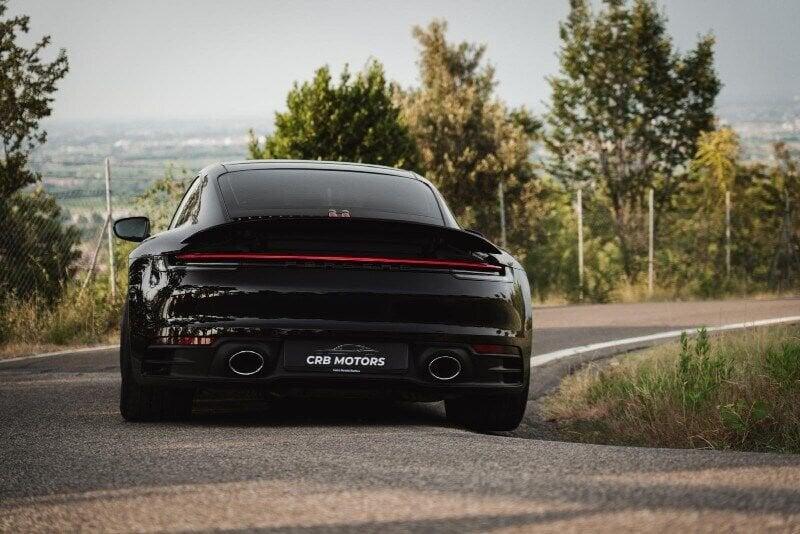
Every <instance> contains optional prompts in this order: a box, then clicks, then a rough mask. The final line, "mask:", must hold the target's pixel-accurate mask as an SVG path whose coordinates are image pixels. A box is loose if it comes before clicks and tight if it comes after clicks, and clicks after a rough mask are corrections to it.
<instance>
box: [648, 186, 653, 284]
mask: <svg viewBox="0 0 800 534" xmlns="http://www.w3.org/2000/svg"><path fill="white" fill-rule="evenodd" d="M647 200H648V205H649V206H648V209H649V216H648V234H649V235H648V247H647V248H648V250H647V295H648V296H650V297H652V296H653V279H654V278H655V272H654V266H653V233H654V230H653V224H654V221H653V188H652V187H651V188H650V191H649V192H648V195H647Z"/></svg>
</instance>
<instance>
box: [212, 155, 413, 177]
mask: <svg viewBox="0 0 800 534" xmlns="http://www.w3.org/2000/svg"><path fill="white" fill-rule="evenodd" d="M222 166H223V167H224V168H225V170H226V171H227V172H234V171H244V170H271V169H309V170H311V169H313V170H321V171H349V172H368V173H372V174H389V175H392V176H403V177H405V178H414V179H417V180H419V179H420V178H421V177H419V176H417V175H416V174H415V173H413V172H411V171H407V170H404V169H397V168H394V167H385V166H383V165H370V164H367V163H349V162H345V161H319V160H298V159H251V160H244V161H226V162H223V163H222Z"/></svg>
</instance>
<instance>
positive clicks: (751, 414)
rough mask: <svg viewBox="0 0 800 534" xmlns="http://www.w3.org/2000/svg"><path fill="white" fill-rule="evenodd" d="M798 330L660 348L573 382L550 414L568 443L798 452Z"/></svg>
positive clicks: (556, 397)
mask: <svg viewBox="0 0 800 534" xmlns="http://www.w3.org/2000/svg"><path fill="white" fill-rule="evenodd" d="M798 406H800V327H798V326H797V325H791V326H783V327H774V328H768V329H757V330H750V331H746V332H741V333H735V334H724V335H721V336H718V337H714V338H713V339H709V337H708V336H707V335H706V334H705V333H704V332H702V331H701V332H700V334H699V335H698V337H697V339H696V340H694V341H692V340H689V339H684V340H682V342H681V343H677V344H671V345H663V346H660V347H656V348H653V349H650V350H648V351H644V352H642V353H638V354H634V355H630V356H625V357H622V358H619V359H615V360H613V361H611V362H610V363H608V364H606V365H603V366H590V367H588V368H586V369H584V370H582V371H580V372H578V373H576V374H575V375H573V376H570V377H567V378H566V379H565V380H564V381H563V382H562V384H561V386H560V388H559V390H558V391H557V392H556V393H554V394H553V395H551V396H550V397H549V398H548V399H546V401H545V402H544V412H545V413H544V415H545V416H546V417H547V418H548V419H551V420H554V421H555V422H556V423H557V424H558V427H559V429H560V431H561V432H562V433H563V434H564V435H565V436H566V437H569V438H571V439H576V440H578V441H585V442H596V443H609V444H624V445H641V446H652V447H677V448H714V449H738V450H755V451H781V452H793V453H800V409H798Z"/></svg>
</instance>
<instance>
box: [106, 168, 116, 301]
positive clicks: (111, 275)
mask: <svg viewBox="0 0 800 534" xmlns="http://www.w3.org/2000/svg"><path fill="white" fill-rule="evenodd" d="M106 220H107V221H108V222H107V223H106V224H107V225H108V285H109V289H110V290H111V299H112V300H116V299H117V274H116V271H115V269H114V231H113V230H112V227H113V225H114V218H113V216H112V213H111V162H110V161H109V159H108V158H106Z"/></svg>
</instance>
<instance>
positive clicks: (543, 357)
mask: <svg viewBox="0 0 800 534" xmlns="http://www.w3.org/2000/svg"><path fill="white" fill-rule="evenodd" d="M796 322H800V315H792V316H790V317H777V318H775V319H763V320H760V321H750V322H747V323H733V324H726V325H722V326H709V327H706V330H708V331H709V332H722V331H725V330H739V329H742V328H752V327H755V326H767V325H771V324H781V323H796ZM697 328H700V326H698V327H694V328H692V329H686V328H684V329H683V330H670V331H669V332H659V333H657V334H650V335H647V336H638V337H628V338H624V339H615V340H612V341H603V342H601V343H592V344H590V345H582V346H580V347H571V348H569V349H561V350H557V351H554V352H548V353H545V354H539V355H537V356H531V366H532V367H538V366H540V365H544V364H546V363H550V362H552V361H555V360H560V359H562V358H567V357H569V356H576V355H578V354H586V353H587V352H593V351H596V350H601V349H608V348H612V347H621V346H623V345H632V344H635V343H647V342H650V341H658V340H659V339H669V338H673V337H680V335H681V333H683V332H686V333H687V334H689V335H692V334H694V333H696V331H697Z"/></svg>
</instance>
